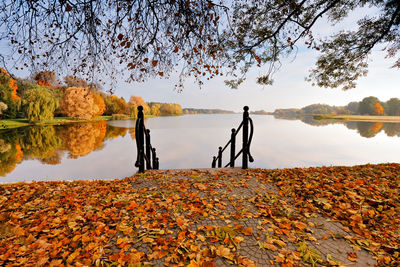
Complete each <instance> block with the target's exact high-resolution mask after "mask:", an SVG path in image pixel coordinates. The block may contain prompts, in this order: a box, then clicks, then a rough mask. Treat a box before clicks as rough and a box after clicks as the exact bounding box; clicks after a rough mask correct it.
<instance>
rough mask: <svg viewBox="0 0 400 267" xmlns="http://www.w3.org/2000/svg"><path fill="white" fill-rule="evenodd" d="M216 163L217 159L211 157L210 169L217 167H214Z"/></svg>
mask: <svg viewBox="0 0 400 267" xmlns="http://www.w3.org/2000/svg"><path fill="white" fill-rule="evenodd" d="M216 163H217V157H216V156H214V157H213V161H212V163H211V168H215V167H217V166H216Z"/></svg>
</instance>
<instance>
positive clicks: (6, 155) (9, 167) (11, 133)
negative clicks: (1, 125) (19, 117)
mask: <svg viewBox="0 0 400 267" xmlns="http://www.w3.org/2000/svg"><path fill="white" fill-rule="evenodd" d="M16 132H17V131H16V130H15V129H12V130H8V131H5V132H2V135H1V139H0V176H5V175H6V174H7V173H10V172H11V171H13V170H14V169H15V167H16V165H17V164H18V163H19V162H21V160H22V156H23V152H22V149H21V146H20V145H19V143H18V138H17V135H16Z"/></svg>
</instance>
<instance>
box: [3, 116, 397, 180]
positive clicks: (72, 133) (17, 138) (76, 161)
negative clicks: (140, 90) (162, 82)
mask: <svg viewBox="0 0 400 267" xmlns="http://www.w3.org/2000/svg"><path fill="white" fill-rule="evenodd" d="M251 118H252V119H253V121H254V126H255V130H254V138H253V143H252V146H251V153H252V155H253V157H254V162H253V163H250V164H249V167H252V168H289V167H309V166H323V165H324V166H331V165H356V164H365V163H385V162H400V155H399V151H400V137H399V136H400V124H398V123H379V122H334V121H330V122H327V121H315V120H313V119H312V118H303V119H302V120H286V119H279V118H274V117H273V116H265V115H264V116H263V115H251ZM241 119H242V115H241V114H224V115H222V114H221V115H185V116H173V117H156V118H149V119H146V122H145V123H146V127H147V128H148V129H150V130H151V139H152V145H153V146H154V147H155V148H156V149H157V155H158V157H159V158H160V169H180V168H208V167H211V162H212V157H213V156H216V155H217V151H218V147H219V146H224V145H225V144H226V142H227V141H228V140H229V138H230V132H231V128H233V127H235V128H237V127H238V126H239V124H240V122H241ZM134 124H135V122H134V121H107V122H106V121H99V122H91V123H83V122H82V123H71V124H68V125H55V126H29V127H22V128H18V129H9V130H1V131H0V182H2V183H5V182H16V181H32V180H36V181H44V180H76V179H113V178H124V177H127V176H131V175H133V174H134V173H135V172H136V171H137V168H136V167H134V162H135V160H136V143H135V142H136V141H135V137H134V136H135V134H134V128H133V127H134ZM237 138H238V141H237V147H238V148H239V147H241V132H240V134H239V136H238V137H237ZM239 149H240V148H239ZM223 158H224V160H223V165H225V164H226V163H227V162H228V160H229V151H228V150H227V151H226V152H225V153H224V157H223ZM240 164H241V157H239V158H238V159H237V161H236V166H240Z"/></svg>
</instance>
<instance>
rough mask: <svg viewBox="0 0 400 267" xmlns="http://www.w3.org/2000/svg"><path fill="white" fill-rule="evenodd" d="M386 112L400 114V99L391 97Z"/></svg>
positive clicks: (391, 114)
mask: <svg viewBox="0 0 400 267" xmlns="http://www.w3.org/2000/svg"><path fill="white" fill-rule="evenodd" d="M386 113H387V115H389V116H400V99H398V98H391V99H389V100H388V101H387V102H386Z"/></svg>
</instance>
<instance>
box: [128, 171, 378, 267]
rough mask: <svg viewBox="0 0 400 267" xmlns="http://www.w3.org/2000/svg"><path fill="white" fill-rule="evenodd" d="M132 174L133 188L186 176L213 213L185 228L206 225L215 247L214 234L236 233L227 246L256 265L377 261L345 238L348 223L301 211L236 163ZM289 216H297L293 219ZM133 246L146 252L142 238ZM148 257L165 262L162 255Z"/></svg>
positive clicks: (156, 185) (367, 263) (184, 179)
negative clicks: (234, 240)
mask: <svg viewBox="0 0 400 267" xmlns="http://www.w3.org/2000/svg"><path fill="white" fill-rule="evenodd" d="M137 176H139V177H140V179H136V180H135V181H133V182H132V183H133V186H134V187H135V188H137V189H140V188H143V189H146V190H149V192H151V191H158V190H159V189H160V188H163V186H164V185H166V184H169V185H170V184H173V183H175V184H176V185H177V186H178V185H182V184H184V183H187V182H188V181H189V183H188V184H189V185H188V186H187V188H186V189H187V193H189V192H196V193H197V195H196V197H198V198H199V199H200V200H204V199H207V198H211V199H213V200H215V201H216V202H215V201H214V207H213V208H214V211H215V213H214V214H209V215H208V216H206V217H202V218H201V219H195V220H191V221H190V223H188V228H189V229H191V230H199V229H204V228H206V229H207V230H210V231H208V232H207V231H205V232H207V235H209V236H208V237H210V236H211V237H215V238H214V241H212V238H211V241H212V242H211V241H210V239H207V241H206V242H208V244H209V245H210V246H215V247H217V246H218V244H219V243H221V242H222V240H221V239H220V238H219V237H220V236H219V235H223V237H225V238H226V236H228V237H229V238H231V237H236V236H237V237H240V239H238V240H242V241H241V242H240V243H239V244H238V245H237V246H235V247H234V248H232V250H233V251H234V252H235V254H236V255H240V256H242V257H244V258H247V259H250V260H251V261H253V262H254V263H255V264H256V265H257V266H280V265H283V264H285V263H286V264H288V265H287V266H291V265H290V264H289V263H293V265H295V266H312V265H313V264H315V265H317V266H326V265H330V266H333V265H340V266H342V265H345V266H374V265H376V264H377V262H376V260H375V259H374V258H373V256H372V255H370V254H369V253H368V252H367V251H365V250H360V249H359V247H358V246H354V245H352V243H351V242H349V241H348V240H349V239H351V236H354V235H355V234H354V233H352V232H351V231H350V230H349V229H348V228H346V227H343V226H342V225H341V224H340V223H339V222H334V221H331V220H330V219H328V218H324V217H322V216H321V215H318V214H310V215H309V216H308V217H304V216H302V215H300V214H299V212H298V211H297V210H296V209H295V208H294V207H293V206H292V205H291V204H290V202H291V201H295V199H292V198H291V197H290V196H286V195H285V193H284V192H279V191H278V189H277V188H276V187H275V186H274V185H273V184H272V183H271V182H269V181H268V180H265V179H264V178H263V177H257V176H254V175H253V176H252V175H250V174H247V173H246V171H243V170H241V169H239V168H228V169H197V170H169V171H162V170H160V171H149V172H147V173H146V174H145V175H141V174H138V175H137ZM215 203H217V204H216V205H215ZM293 218H298V220H299V221H297V219H296V221H293ZM238 225H240V227H244V228H246V229H249V228H251V229H250V230H251V231H249V233H248V234H243V231H242V232H241V231H239V230H237V229H239V228H238ZM177 231H178V230H177ZM228 233H229V235H228ZM174 234H176V233H174ZM217 239H219V241H218V240H217ZM222 239H223V238H222ZM215 240H217V242H216V241H215ZM215 242H216V243H215ZM218 242H219V243H218ZM135 246H136V248H137V249H138V250H140V251H143V252H145V253H146V254H147V253H150V252H151V251H150V248H149V247H148V246H147V245H146V244H145V243H140V242H139V243H137V244H136V245H135ZM153 263H154V264H155V266H164V261H163V259H157V260H154V261H153ZM214 263H215V265H216V266H232V262H231V261H229V260H227V259H226V258H223V257H220V256H218V257H216V258H215V261H214Z"/></svg>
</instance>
